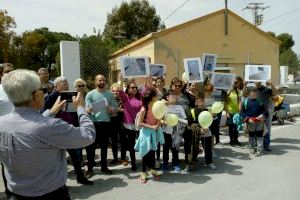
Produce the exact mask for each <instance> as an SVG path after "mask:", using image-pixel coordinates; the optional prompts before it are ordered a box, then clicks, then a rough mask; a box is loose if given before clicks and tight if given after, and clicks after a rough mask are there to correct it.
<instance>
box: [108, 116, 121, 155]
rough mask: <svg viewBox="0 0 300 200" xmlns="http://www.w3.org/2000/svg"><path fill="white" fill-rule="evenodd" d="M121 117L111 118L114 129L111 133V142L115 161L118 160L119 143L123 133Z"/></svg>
mask: <svg viewBox="0 0 300 200" xmlns="http://www.w3.org/2000/svg"><path fill="white" fill-rule="evenodd" d="M120 120H121V119H120V118H119V117H111V126H112V129H111V131H110V135H109V137H110V141H111V149H112V153H113V157H114V159H115V160H118V141H119V134H120V133H121V129H122V128H121V122H120Z"/></svg>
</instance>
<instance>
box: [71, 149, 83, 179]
mask: <svg viewBox="0 0 300 200" xmlns="http://www.w3.org/2000/svg"><path fill="white" fill-rule="evenodd" d="M81 150H82V149H67V151H68V154H69V155H70V157H71V159H72V163H73V166H74V171H75V174H76V175H77V179H80V178H83V176H84V175H83V171H82V169H81Z"/></svg>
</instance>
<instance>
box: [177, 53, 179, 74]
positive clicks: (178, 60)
mask: <svg viewBox="0 0 300 200" xmlns="http://www.w3.org/2000/svg"><path fill="white" fill-rule="evenodd" d="M177 77H178V78H179V49H177Z"/></svg>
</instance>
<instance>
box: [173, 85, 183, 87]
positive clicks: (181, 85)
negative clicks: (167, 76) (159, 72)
mask: <svg viewBox="0 0 300 200" xmlns="http://www.w3.org/2000/svg"><path fill="white" fill-rule="evenodd" d="M174 86H175V87H182V85H174Z"/></svg>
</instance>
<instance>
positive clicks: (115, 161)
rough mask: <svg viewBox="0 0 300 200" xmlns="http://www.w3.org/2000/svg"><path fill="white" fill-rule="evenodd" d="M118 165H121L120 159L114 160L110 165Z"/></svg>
mask: <svg viewBox="0 0 300 200" xmlns="http://www.w3.org/2000/svg"><path fill="white" fill-rule="evenodd" d="M117 163H119V160H118V159H113V160H112V161H110V164H111V165H115V164H117Z"/></svg>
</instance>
